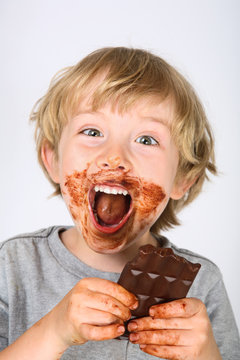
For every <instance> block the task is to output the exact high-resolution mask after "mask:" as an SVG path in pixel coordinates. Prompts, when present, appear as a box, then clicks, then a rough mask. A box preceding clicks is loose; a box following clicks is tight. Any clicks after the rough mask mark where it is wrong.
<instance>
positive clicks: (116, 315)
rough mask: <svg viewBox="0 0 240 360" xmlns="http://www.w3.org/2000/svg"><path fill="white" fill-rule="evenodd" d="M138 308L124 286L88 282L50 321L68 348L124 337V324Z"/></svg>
mask: <svg viewBox="0 0 240 360" xmlns="http://www.w3.org/2000/svg"><path fill="white" fill-rule="evenodd" d="M137 306H138V301H137V298H136V297H135V296H134V295H133V294H131V293H129V292H128V291H127V290H126V289H124V288H123V287H122V286H120V285H118V284H116V283H114V282H111V281H109V280H103V279H99V278H85V279H82V280H80V281H79V282H78V283H77V284H76V285H75V286H74V288H73V289H72V290H71V291H70V292H69V293H68V294H67V295H66V296H65V297H64V298H63V299H62V300H61V301H60V302H59V303H58V304H57V305H56V306H55V307H54V308H53V309H52V311H51V312H50V313H49V314H48V315H49V318H48V320H50V323H51V327H52V326H53V328H54V331H55V334H56V335H57V337H58V338H59V340H60V341H61V342H62V344H64V345H65V346H66V347H69V346H71V345H81V344H84V343H85V342H87V341H88V340H96V341H99V340H107V339H113V338H116V337H118V336H120V335H122V334H123V333H124V331H125V328H124V326H123V323H124V322H125V321H127V320H129V319H130V317H131V312H130V310H134V309H136V308H137Z"/></svg>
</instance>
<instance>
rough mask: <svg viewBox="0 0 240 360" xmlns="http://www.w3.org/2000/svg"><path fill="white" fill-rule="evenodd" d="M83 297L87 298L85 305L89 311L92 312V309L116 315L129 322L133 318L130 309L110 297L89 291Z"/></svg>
mask: <svg viewBox="0 0 240 360" xmlns="http://www.w3.org/2000/svg"><path fill="white" fill-rule="evenodd" d="M82 297H86V299H85V303H86V305H87V308H88V309H89V311H91V309H97V310H102V311H105V312H108V313H110V314H113V315H115V316H116V317H118V318H120V319H122V320H123V321H127V320H129V319H130V318H131V312H130V310H129V308H128V307H126V306H125V305H123V304H122V303H121V302H120V301H118V300H117V299H115V298H113V297H112V296H110V295H106V294H102V293H95V292H93V291H89V290H88V291H87V292H85V293H84V294H83V295H82Z"/></svg>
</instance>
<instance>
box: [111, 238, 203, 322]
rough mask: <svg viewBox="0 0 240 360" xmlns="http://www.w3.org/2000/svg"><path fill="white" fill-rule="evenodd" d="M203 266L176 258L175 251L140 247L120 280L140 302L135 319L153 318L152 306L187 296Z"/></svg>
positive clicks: (119, 282) (148, 246)
mask: <svg viewBox="0 0 240 360" xmlns="http://www.w3.org/2000/svg"><path fill="white" fill-rule="evenodd" d="M200 267H201V265H200V264H193V263H191V262H190V261H188V260H186V259H185V258H183V257H181V256H178V255H176V254H175V253H174V252H173V250H172V249H171V248H161V247H155V246H153V245H150V244H148V245H144V246H142V247H140V248H139V251H138V255H137V256H136V257H135V258H134V259H133V260H132V261H130V262H128V263H127V264H126V265H125V267H124V269H123V271H122V273H121V275H120V278H119V280H118V284H120V285H121V286H123V287H124V288H125V289H127V290H129V291H130V292H131V293H133V294H135V295H136V296H137V298H138V300H139V306H138V308H137V309H136V310H134V311H132V316H133V317H134V318H138V317H143V316H149V308H150V307H151V306H153V305H156V304H160V303H164V302H169V301H173V300H177V299H181V298H184V297H186V295H187V293H188V290H189V289H190V287H191V285H192V283H193V281H194V279H195V277H196V275H197V273H198V271H199V269H200Z"/></svg>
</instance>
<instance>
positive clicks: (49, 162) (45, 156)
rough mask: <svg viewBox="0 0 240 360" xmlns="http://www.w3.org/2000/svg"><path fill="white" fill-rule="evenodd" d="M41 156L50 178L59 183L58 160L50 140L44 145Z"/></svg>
mask: <svg viewBox="0 0 240 360" xmlns="http://www.w3.org/2000/svg"><path fill="white" fill-rule="evenodd" d="M41 158H42V161H43V164H44V166H45V168H46V170H47V172H48V174H49V176H50V178H51V179H52V180H53V181H54V182H55V183H56V184H59V182H60V181H59V173H58V162H57V160H56V155H55V152H54V150H53V148H52V147H51V145H50V144H49V142H48V141H45V142H44V144H43V145H42V148H41Z"/></svg>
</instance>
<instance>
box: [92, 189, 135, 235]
mask: <svg viewBox="0 0 240 360" xmlns="http://www.w3.org/2000/svg"><path fill="white" fill-rule="evenodd" d="M88 203H89V210H90V215H91V219H92V222H93V224H94V226H95V227H96V228H97V229H98V230H99V231H101V232H103V233H105V234H112V233H114V232H116V231H118V230H119V229H121V228H122V227H123V226H124V225H125V224H126V222H127V221H128V219H129V217H130V215H131V213H132V209H133V206H132V198H131V196H130V194H129V192H128V191H127V189H125V188H123V187H121V186H119V185H113V184H96V185H93V186H92V187H91V188H90V190H89V194H88Z"/></svg>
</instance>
